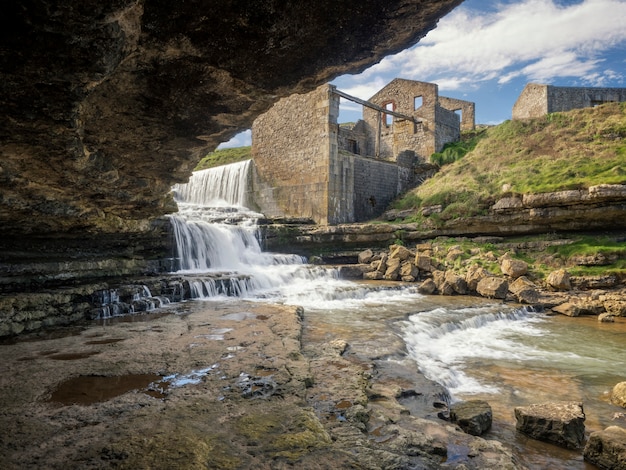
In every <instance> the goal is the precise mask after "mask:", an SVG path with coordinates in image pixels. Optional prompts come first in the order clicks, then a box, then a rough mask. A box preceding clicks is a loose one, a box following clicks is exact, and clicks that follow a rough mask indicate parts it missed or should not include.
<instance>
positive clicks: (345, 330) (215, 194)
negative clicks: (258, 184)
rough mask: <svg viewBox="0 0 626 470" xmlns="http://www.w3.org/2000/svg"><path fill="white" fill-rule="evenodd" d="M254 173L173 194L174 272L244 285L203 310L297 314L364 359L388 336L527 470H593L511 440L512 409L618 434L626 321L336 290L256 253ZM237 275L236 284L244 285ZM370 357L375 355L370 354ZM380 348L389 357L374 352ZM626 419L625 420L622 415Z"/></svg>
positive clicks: (341, 286) (333, 280) (369, 289)
mask: <svg viewBox="0 0 626 470" xmlns="http://www.w3.org/2000/svg"><path fill="white" fill-rule="evenodd" d="M249 172H250V163H249V162H242V163H236V164H233V165H228V166H224V167H219V168H215V169H211V170H203V171H201V172H196V173H194V175H193V176H192V178H191V180H190V182H189V183H187V184H185V185H177V186H175V187H174V193H175V197H176V200H177V203H178V206H179V213H178V214H176V215H173V216H171V222H172V225H173V227H174V232H175V234H176V240H177V247H178V261H179V271H178V272H179V273H185V274H188V273H206V272H212V273H237V274H238V275H240V277H241V278H242V279H243V280H242V282H241V285H240V286H239V287H238V288H237V289H236V291H237V292H236V293H235V295H234V296H231V297H229V298H225V297H224V296H223V295H215V294H213V293H211V292H210V290H209V289H206V288H204V289H203V288H202V286H198V287H197V289H196V291H195V292H196V294H195V297H196V298H197V299H198V301H207V302H211V301H216V300H219V301H224V300H227V301H231V302H237V300H246V301H249V300H252V301H255V302H268V303H279V304H289V305H299V306H302V307H303V308H304V311H305V333H304V338H303V341H305V342H306V341H307V340H309V341H313V340H315V341H319V340H320V339H323V338H322V337H324V336H326V337H329V338H332V337H340V338H343V339H346V340H347V341H348V342H349V343H350V344H351V347H352V348H354V349H355V350H357V351H359V350H360V351H362V352H363V353H364V354H365V353H366V354H367V355H369V356H370V357H372V356H376V350H375V348H377V347H379V346H381V345H384V344H385V342H386V341H388V340H389V339H390V338H391V337H393V338H400V339H401V340H402V341H403V342H404V344H405V345H406V356H405V357H404V358H402V357H392V358H389V360H407V359H409V360H412V361H414V362H415V366H416V367H417V368H419V370H420V372H421V373H422V374H424V375H425V376H426V377H427V378H428V379H430V380H433V381H435V382H438V383H439V384H441V385H443V386H444V387H445V388H446V389H447V390H448V391H449V393H450V397H451V400H452V401H457V400H465V399H484V400H486V401H488V402H489V403H490V405H491V406H492V408H493V414H494V423H493V427H492V430H491V431H490V432H489V433H487V434H486V435H484V436H483V437H485V438H487V439H497V440H499V441H501V442H503V443H505V444H506V445H507V446H510V447H511V448H513V449H514V451H515V454H516V455H517V456H518V458H519V459H520V461H521V462H523V463H524V464H526V465H527V466H528V467H529V468H537V469H542V468H551V469H586V470H589V469H593V468H595V467H594V466H591V465H589V464H586V463H585V462H584V461H583V458H582V450H581V451H568V450H565V449H561V448H558V447H556V446H552V445H549V444H544V443H540V442H537V441H532V440H530V439H527V438H525V437H523V436H521V435H519V434H517V433H516V432H515V419H514V414H513V408H514V407H515V406H520V405H528V404H533V403H544V402H552V401H581V402H582V403H583V406H584V410H585V413H586V417H587V418H586V423H585V424H586V430H587V435H588V434H589V433H590V432H593V431H597V430H601V429H604V428H605V427H607V426H610V425H614V424H617V425H624V423H625V422H626V420H625V419H624V418H623V415H622V416H620V415H619V412H620V409H619V408H618V407H617V406H615V405H611V404H610V403H609V398H608V397H609V395H608V394H609V392H610V390H611V388H612V387H613V386H614V385H615V384H616V383H618V382H621V381H623V380H625V378H624V371H626V348H624V347H623V345H624V344H626V322H625V321H624V319H621V318H618V319H617V320H618V321H616V322H615V323H600V322H598V321H597V320H596V318H575V319H572V318H567V317H562V316H548V315H546V314H545V313H542V312H537V311H534V310H533V309H531V308H525V307H520V306H516V305H512V304H504V303H499V302H493V301H487V300H485V299H481V298H473V297H453V298H450V297H442V296H428V297H427V296H423V295H420V294H419V293H418V292H417V289H416V285H415V284H402V283H384V282H351V281H345V280H341V279H339V278H338V276H337V272H336V270H335V269H333V268H332V267H322V266H311V265H308V264H306V260H305V259H303V258H302V257H299V256H296V255H284V254H274V253H267V252H263V251H262V249H261V246H260V243H259V241H258V234H257V228H256V219H257V218H259V217H261V216H262V215H261V214H257V213H254V212H253V211H250V210H249V209H247V208H246V206H247V204H248V201H246V186H247V176H248V174H249ZM241 275H243V276H241ZM373 349H374V350H373ZM381 350H385V348H384V347H383V348H381ZM621 411H623V410H621Z"/></svg>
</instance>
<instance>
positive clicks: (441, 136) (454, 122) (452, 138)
mask: <svg viewBox="0 0 626 470" xmlns="http://www.w3.org/2000/svg"><path fill="white" fill-rule="evenodd" d="M434 124H435V131H434V132H435V139H434V146H433V147H432V152H429V153H428V154H427V155H428V156H430V155H431V154H432V153H434V152H440V151H441V149H442V148H443V146H444V145H445V144H447V143H449V142H458V141H459V139H460V138H461V125H460V118H459V115H458V114H457V113H455V112H454V111H450V110H447V109H444V108H442V107H439V106H437V107H436V108H435V123H434ZM428 150H431V148H428Z"/></svg>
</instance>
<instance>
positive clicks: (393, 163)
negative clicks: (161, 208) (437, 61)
mask: <svg viewBox="0 0 626 470" xmlns="http://www.w3.org/2000/svg"><path fill="white" fill-rule="evenodd" d="M341 97H343V98H346V99H350V100H352V101H356V102H357V103H359V104H361V105H363V119H362V120H359V121H358V122H357V123H355V124H351V125H340V124H338V122H337V119H338V116H339V102H340V98H341ZM473 128H474V103H471V102H468V101H463V100H457V99H452V98H445V97H441V96H439V93H438V86H437V85H436V84H433V83H425V82H419V81H413V80H404V79H395V80H393V81H392V82H391V83H389V84H388V85H387V86H385V87H384V88H383V89H382V90H380V91H379V92H378V93H376V94H375V95H374V96H373V97H371V98H370V99H369V100H367V101H364V100H359V99H357V98H354V97H351V96H349V95H347V94H345V93H343V92H341V91H339V90H337V89H336V87H335V86H333V85H330V84H326V85H322V86H320V87H319V88H317V89H316V90H314V91H312V92H310V93H308V94H304V95H292V96H290V97H287V98H283V99H282V100H280V101H279V102H278V103H276V104H275V105H274V106H273V107H272V108H271V109H270V110H269V111H268V112H266V113H265V114H263V115H262V116H260V117H258V118H257V119H256V120H255V122H254V124H253V127H252V158H253V160H254V169H253V172H254V175H253V189H252V194H251V197H250V199H252V200H253V201H254V202H255V203H256V205H257V206H258V209H259V210H260V211H261V212H263V213H264V214H265V215H266V216H268V217H274V218H275V217H286V218H306V219H311V220H313V221H314V222H315V223H318V224H322V225H332V224H339V223H349V222H358V221H363V220H368V219H371V218H374V217H376V216H378V215H380V214H381V213H382V212H383V211H384V210H385V208H386V207H387V205H388V204H389V203H390V202H391V201H392V200H393V199H394V198H395V197H397V196H398V195H399V194H400V193H402V192H404V191H406V190H408V189H410V188H412V187H414V186H416V185H417V184H419V182H420V181H422V180H423V179H424V177H425V175H424V171H425V170H424V167H425V165H424V163H426V162H428V160H429V158H430V155H431V154H432V153H434V152H438V151H441V149H442V148H443V146H444V144H446V143H448V142H455V141H458V140H459V138H460V133H461V130H466V129H473ZM428 171H432V169H429V170H428Z"/></svg>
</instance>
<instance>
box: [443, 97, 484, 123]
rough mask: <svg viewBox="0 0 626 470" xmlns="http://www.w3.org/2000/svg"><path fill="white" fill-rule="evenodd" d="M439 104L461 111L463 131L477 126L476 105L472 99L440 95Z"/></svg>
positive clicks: (451, 109)
mask: <svg viewBox="0 0 626 470" xmlns="http://www.w3.org/2000/svg"><path fill="white" fill-rule="evenodd" d="M439 105H440V106H441V107H442V108H445V109H448V110H450V111H455V112H456V111H461V130H462V131H473V130H474V129H475V128H476V110H475V108H476V106H475V105H474V103H472V102H471V101H465V100H459V99H456V98H447V97H445V96H440V97H439Z"/></svg>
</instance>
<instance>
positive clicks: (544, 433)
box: [515, 402, 585, 449]
mask: <svg viewBox="0 0 626 470" xmlns="http://www.w3.org/2000/svg"><path fill="white" fill-rule="evenodd" d="M515 419H516V421H517V423H516V425H515V429H517V431H519V432H521V433H523V434H526V435H527V436H529V437H531V438H533V439H537V440H540V441H546V442H550V443H552V444H556V445H558V446H561V447H566V448H568V449H577V448H579V447H580V446H581V445H582V443H583V440H584V438H585V413H584V412H583V405H582V403H578V402H567V403H544V404H535V405H529V406H519V407H517V408H515Z"/></svg>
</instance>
